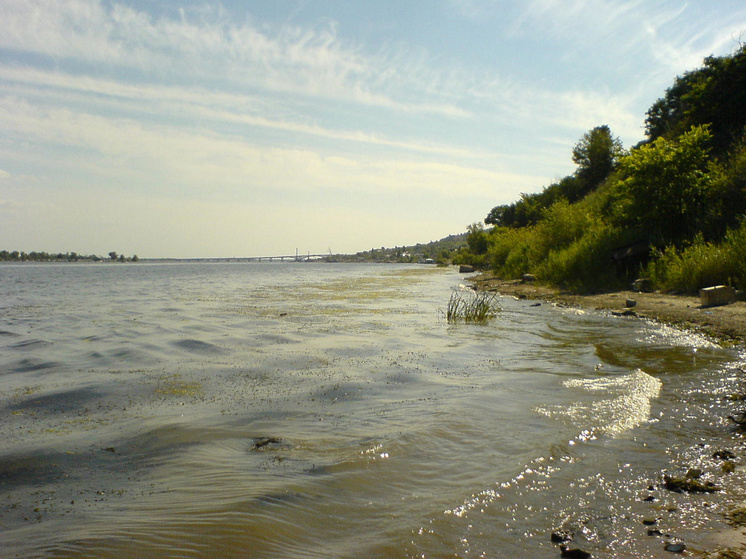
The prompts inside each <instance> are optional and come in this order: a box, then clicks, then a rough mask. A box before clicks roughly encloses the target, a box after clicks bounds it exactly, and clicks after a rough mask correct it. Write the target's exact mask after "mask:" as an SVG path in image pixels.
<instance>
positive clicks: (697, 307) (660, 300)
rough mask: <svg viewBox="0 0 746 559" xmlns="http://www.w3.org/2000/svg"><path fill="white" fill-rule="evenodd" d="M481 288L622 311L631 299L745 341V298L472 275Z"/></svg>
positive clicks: (638, 309)
mask: <svg viewBox="0 0 746 559" xmlns="http://www.w3.org/2000/svg"><path fill="white" fill-rule="evenodd" d="M469 280H470V281H471V282H473V283H474V285H475V286H476V287H477V289H479V290H485V291H497V292H499V293H501V294H503V295H512V296H515V297H519V298H521V299H524V298H525V299H537V300H541V301H551V302H554V303H558V304H565V305H570V306H576V307H581V308H592V309H599V310H609V311H612V312H619V313H621V312H623V311H624V310H625V308H626V304H627V301H628V300H632V301H634V302H635V305H634V307H632V308H631V312H634V313H635V314H636V315H637V316H639V317H642V318H650V319H653V320H658V321H660V322H664V323H666V324H672V325H676V326H681V327H684V328H687V329H691V330H695V331H697V332H701V333H703V334H706V335H708V336H712V337H715V338H717V339H719V340H721V341H722V342H724V343H733V344H739V345H740V344H744V343H745V342H746V302H744V301H736V302H734V303H730V304H728V305H722V306H718V307H703V306H702V305H701V303H700V299H699V297H691V296H686V295H670V294H664V293H637V292H633V291H617V292H613V293H602V294H598V295H574V294H571V293H565V292H563V291H561V290H559V289H556V288H552V287H546V286H542V285H538V284H534V283H524V282H522V281H505V280H500V279H497V278H495V277H493V276H490V275H487V274H485V275H479V276H474V277H471V278H469Z"/></svg>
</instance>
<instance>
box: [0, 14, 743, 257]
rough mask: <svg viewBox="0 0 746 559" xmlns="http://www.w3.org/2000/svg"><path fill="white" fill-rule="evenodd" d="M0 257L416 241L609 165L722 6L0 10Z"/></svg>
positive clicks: (461, 227) (738, 18)
mask: <svg viewBox="0 0 746 559" xmlns="http://www.w3.org/2000/svg"><path fill="white" fill-rule="evenodd" d="M0 21H2V22H3V25H2V26H1V27H0V249H8V250H25V251H31V250H43V251H48V252H67V251H77V252H80V253H85V254H90V253H95V254H107V253H108V252H110V251H112V250H114V251H117V252H119V253H124V254H128V255H130V254H138V255H139V256H141V257H202V256H219V257H231V256H257V255H272V254H295V251H296V249H297V250H299V251H300V252H302V253H307V252H310V253H326V252H328V251H329V250H331V251H332V252H335V253H350V252H357V251H361V250H369V249H370V248H373V247H381V246H387V247H391V246H401V245H407V244H414V243H417V242H428V241H430V240H436V239H439V238H441V237H444V236H446V235H449V234H453V233H459V232H463V231H465V230H466V226H467V225H468V224H470V223H472V222H476V221H481V220H482V219H484V217H485V216H486V215H487V213H488V212H489V210H490V209H491V208H492V207H493V206H495V205H498V204H504V203H509V202H512V201H514V200H516V199H517V198H518V197H519V196H520V194H521V193H522V192H537V191H540V190H541V189H542V188H543V187H544V186H547V185H548V184H550V183H551V182H553V181H555V180H557V179H558V178H561V177H563V176H565V175H567V174H570V173H572V172H573V171H574V166H573V163H572V161H571V150H572V147H573V145H574V144H575V143H576V142H577V141H578V140H579V139H580V138H581V137H582V136H583V134H584V133H585V132H586V131H588V130H590V129H591V128H593V127H594V126H598V125H601V124H607V125H609V126H610V127H611V129H612V132H613V133H614V134H615V135H617V136H619V137H620V138H621V139H622V141H623V143H624V145H625V146H626V147H630V146H632V145H634V144H635V143H637V142H639V141H640V140H641V139H642V138H643V131H644V130H643V124H644V118H645V111H646V110H647V109H648V108H649V107H650V105H651V104H652V103H653V102H654V101H655V100H656V99H657V98H659V97H661V96H662V95H663V93H664V91H665V89H666V88H667V87H669V86H670V85H671V84H672V83H673V80H674V78H675V77H676V76H677V75H680V74H682V73H683V72H685V71H687V70H691V69H695V68H697V67H699V66H700V65H701V64H702V60H703V58H704V57H706V56H709V55H724V54H728V53H731V52H733V51H734V50H735V49H736V48H737V47H738V45H739V41H740V40H744V38H746V4H744V3H743V1H742V0H718V1H717V2H712V1H711V0H702V1H698V0H690V1H689V2H684V1H680V0H656V1H651V0H644V1H643V0H613V1H607V0H522V1H517V0H516V1H511V0H502V1H501V0H494V1H486V0H484V1H480V0H428V1H424V0H423V1H414V0H397V1H393V0H377V1H376V2H372V1H370V2H363V1H343V0H338V1H324V0H317V1H300V0H261V1H260V0H256V1H225V2H222V3H217V2H202V1H194V2H192V1H189V2H177V1H170V2H165V1H161V2H155V1H147V0H122V1H104V0H57V1H55V0H0Z"/></svg>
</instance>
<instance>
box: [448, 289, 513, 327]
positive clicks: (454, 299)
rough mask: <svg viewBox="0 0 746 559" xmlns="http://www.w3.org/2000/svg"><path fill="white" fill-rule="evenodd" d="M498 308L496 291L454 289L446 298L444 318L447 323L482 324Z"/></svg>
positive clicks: (496, 311) (495, 312)
mask: <svg viewBox="0 0 746 559" xmlns="http://www.w3.org/2000/svg"><path fill="white" fill-rule="evenodd" d="M500 309H501V307H500V302H499V300H498V294H497V293H489V292H486V291H458V290H455V289H454V290H453V291H452V292H451V297H450V299H449V300H448V308H447V309H446V319H447V320H448V322H449V323H455V322H466V323H472V324H482V323H485V322H487V321H489V320H491V319H492V318H494V317H495V316H496V315H497V313H498V312H499V311H500Z"/></svg>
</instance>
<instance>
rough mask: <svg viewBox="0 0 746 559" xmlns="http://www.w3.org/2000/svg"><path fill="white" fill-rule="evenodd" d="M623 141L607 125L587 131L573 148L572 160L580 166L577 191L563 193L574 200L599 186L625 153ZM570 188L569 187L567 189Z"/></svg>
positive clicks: (569, 199)
mask: <svg viewBox="0 0 746 559" xmlns="http://www.w3.org/2000/svg"><path fill="white" fill-rule="evenodd" d="M624 153H625V151H624V147H623V146H622V141H621V140H620V139H619V138H616V137H614V136H613V135H612V133H611V129H610V128H609V127H608V126H607V125H605V124H604V125H602V126H596V127H595V128H594V129H592V130H589V131H588V132H586V133H585V134H584V135H583V137H582V138H581V139H580V141H579V142H578V143H577V144H575V147H574V148H573V150H572V160H573V162H574V163H575V164H576V165H577V166H578V170H577V171H576V172H575V176H576V177H577V179H578V180H577V181H576V184H575V185H573V186H575V187H576V190H575V192H572V193H570V192H565V193H563V194H564V195H565V197H566V198H567V199H568V201H569V202H574V201H576V200H578V199H580V198H582V197H583V196H585V195H586V194H587V193H588V192H590V191H591V190H593V189H595V188H596V187H598V185H599V184H601V182H602V181H604V180H605V179H606V178H607V177H608V176H609V175H610V174H611V171H612V170H613V169H614V166H615V165H616V163H617V161H618V160H619V158H620V157H621V156H622V155H624ZM567 190H569V189H567Z"/></svg>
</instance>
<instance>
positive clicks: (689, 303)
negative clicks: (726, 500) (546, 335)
mask: <svg viewBox="0 0 746 559" xmlns="http://www.w3.org/2000/svg"><path fill="white" fill-rule="evenodd" d="M466 279H467V281H469V282H471V283H472V284H473V285H474V287H475V288H476V289H477V290H478V291H489V292H493V293H494V292H496V293H499V294H500V295H501V296H507V297H516V298H518V299H529V300H537V301H543V302H548V303H551V304H556V305H565V306H571V307H577V308H583V309H593V310H598V311H609V312H612V313H614V314H617V315H618V316H634V317H638V318H641V319H650V320H655V321H657V322H661V323H664V324H669V325H672V326H676V327H679V328H684V329H687V330H690V331H693V332H698V333H701V334H703V335H705V336H708V337H710V338H713V339H715V340H717V341H718V342H719V343H721V344H724V345H728V346H736V347H739V346H740V347H743V348H746V302H744V301H735V302H733V303H730V304H727V305H722V306H714V307H703V306H702V304H701V301H700V299H699V297H693V296H687V295H672V294H665V293H642V292H635V291H626V290H625V291H614V292H609V293H600V294H587V295H577V294H573V293H567V292H564V291H562V290H561V289H558V288H554V287H548V286H545V285H541V284H537V283H533V282H524V281H522V280H502V279H499V278H496V277H494V276H491V275H489V274H478V275H475V276H470V277H467V278H466ZM628 300H633V301H635V305H634V307H631V308H627V306H626V303H627V301H628ZM709 542H710V543H709V545H708V546H706V548H705V549H704V550H700V552H695V553H694V555H695V556H698V557H712V558H724V559H730V558H732V557H744V552H745V551H746V531H744V527H743V526H738V527H730V528H725V529H717V530H715V531H713V532H712V533H711V534H710V537H709ZM688 553H689V552H688Z"/></svg>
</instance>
